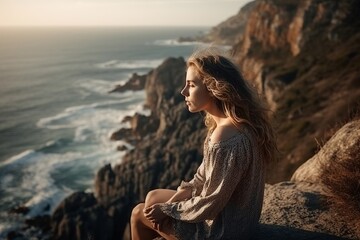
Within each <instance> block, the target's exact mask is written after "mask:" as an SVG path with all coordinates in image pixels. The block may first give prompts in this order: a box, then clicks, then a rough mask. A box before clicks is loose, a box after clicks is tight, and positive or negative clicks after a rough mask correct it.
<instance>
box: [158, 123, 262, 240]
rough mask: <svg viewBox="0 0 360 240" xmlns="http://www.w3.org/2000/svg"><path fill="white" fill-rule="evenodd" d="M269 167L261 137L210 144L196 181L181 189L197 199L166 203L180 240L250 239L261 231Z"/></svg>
mask: <svg viewBox="0 0 360 240" xmlns="http://www.w3.org/2000/svg"><path fill="white" fill-rule="evenodd" d="M264 167H265V165H264V161H263V159H262V157H261V154H260V151H259V147H258V144H257V141H256V139H255V136H254V135H253V134H252V133H251V131H250V130H248V129H247V128H245V127H243V128H242V129H241V131H239V133H238V134H236V135H235V136H233V137H231V138H229V139H227V140H224V141H221V142H218V143H214V144H211V143H210V140H209V139H207V140H206V141H205V144H204V158H203V161H202V163H201V165H200V167H199V168H198V170H197V172H196V174H195V176H194V178H193V179H192V180H191V181H190V182H182V183H181V185H180V186H179V188H191V189H192V197H191V198H189V199H186V200H184V201H180V202H174V203H163V204H161V210H162V211H163V212H164V213H165V214H167V215H168V216H170V217H172V218H173V219H174V221H173V223H174V230H175V234H176V236H177V237H178V239H182V240H187V239H189V240H190V239H192V240H193V239H211V240H215V239H249V238H250V236H251V234H252V232H253V231H254V229H255V228H256V226H257V225H258V220H259V218H260V213H261V208H262V202H263V194H264V185H265V183H264V172H265V169H264Z"/></svg>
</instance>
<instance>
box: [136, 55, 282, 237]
mask: <svg viewBox="0 0 360 240" xmlns="http://www.w3.org/2000/svg"><path fill="white" fill-rule="evenodd" d="M181 94H182V95H183V96H184V97H185V102H186V105H187V107H188V109H189V111H190V112H200V111H204V112H205V113H206V116H205V124H206V126H207V128H208V135H207V137H206V140H205V143H204V158H203V161H202V163H201V165H200V167H199V168H198V170H197V172H196V174H195V176H194V178H193V179H192V180H191V181H189V182H184V181H183V182H182V183H181V185H180V186H179V187H178V189H177V191H175V190H168V189H156V190H153V191H151V192H149V193H148V195H147V197H146V200H145V203H141V204H139V205H137V206H136V207H135V208H134V209H133V212H132V215H131V236H132V239H133V240H138V239H141V240H145V239H153V238H156V237H159V236H161V237H162V238H165V239H249V238H250V236H251V234H252V233H253V232H254V230H255V228H256V226H257V224H258V220H259V217H260V213H261V208H262V202H263V193H264V185H265V183H264V174H265V167H266V163H267V162H270V161H272V160H273V159H274V153H275V152H276V144H275V139H274V135H273V130H272V128H271V126H270V123H269V120H268V116H267V115H268V112H267V109H266V108H265V107H264V106H263V104H262V102H261V100H260V98H258V96H257V94H256V93H255V91H253V90H252V88H251V87H250V86H249V85H248V83H247V82H246V81H245V80H244V79H243V77H242V75H241V73H240V71H239V70H238V68H237V67H236V65H235V64H234V63H232V61H231V60H230V58H227V57H225V56H223V55H221V54H216V53H215V54H214V53H210V52H209V51H208V50H202V51H198V52H196V53H194V54H193V55H192V56H191V57H190V58H189V60H188V62H187V74H186V82H185V87H184V89H183V90H182V91H181Z"/></svg>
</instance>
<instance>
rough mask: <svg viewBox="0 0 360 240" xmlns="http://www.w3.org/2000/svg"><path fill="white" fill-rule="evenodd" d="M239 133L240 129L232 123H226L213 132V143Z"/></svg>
mask: <svg viewBox="0 0 360 240" xmlns="http://www.w3.org/2000/svg"><path fill="white" fill-rule="evenodd" d="M237 134H239V130H238V129H237V128H236V127H235V126H234V125H232V124H226V125H223V126H218V127H216V128H215V130H214V131H213V133H212V134H211V143H218V142H222V141H225V140H228V139H230V138H232V137H233V136H235V135H237Z"/></svg>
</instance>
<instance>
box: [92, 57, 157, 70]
mask: <svg viewBox="0 0 360 240" xmlns="http://www.w3.org/2000/svg"><path fill="white" fill-rule="evenodd" d="M163 61H164V59H151V60H145V59H140V60H110V61H107V62H103V63H98V64H96V65H95V66H96V67H98V68H102V69H142V68H149V69H150V68H155V67H157V66H159V65H160V64H161V63H162V62H163Z"/></svg>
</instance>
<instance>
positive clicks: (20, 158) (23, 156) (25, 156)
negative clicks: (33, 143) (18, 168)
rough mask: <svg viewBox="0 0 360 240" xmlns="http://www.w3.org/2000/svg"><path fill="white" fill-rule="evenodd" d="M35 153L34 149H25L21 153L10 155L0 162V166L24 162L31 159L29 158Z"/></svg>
mask: <svg viewBox="0 0 360 240" xmlns="http://www.w3.org/2000/svg"><path fill="white" fill-rule="evenodd" d="M34 155H35V151H34V150H26V151H24V152H22V153H19V154H17V155H15V156H12V157H10V158H9V159H7V160H5V161H4V162H1V163H0V168H2V167H5V166H9V165H16V164H26V163H27V162H29V161H30V160H31V158H32V157H33V156H34Z"/></svg>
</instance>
